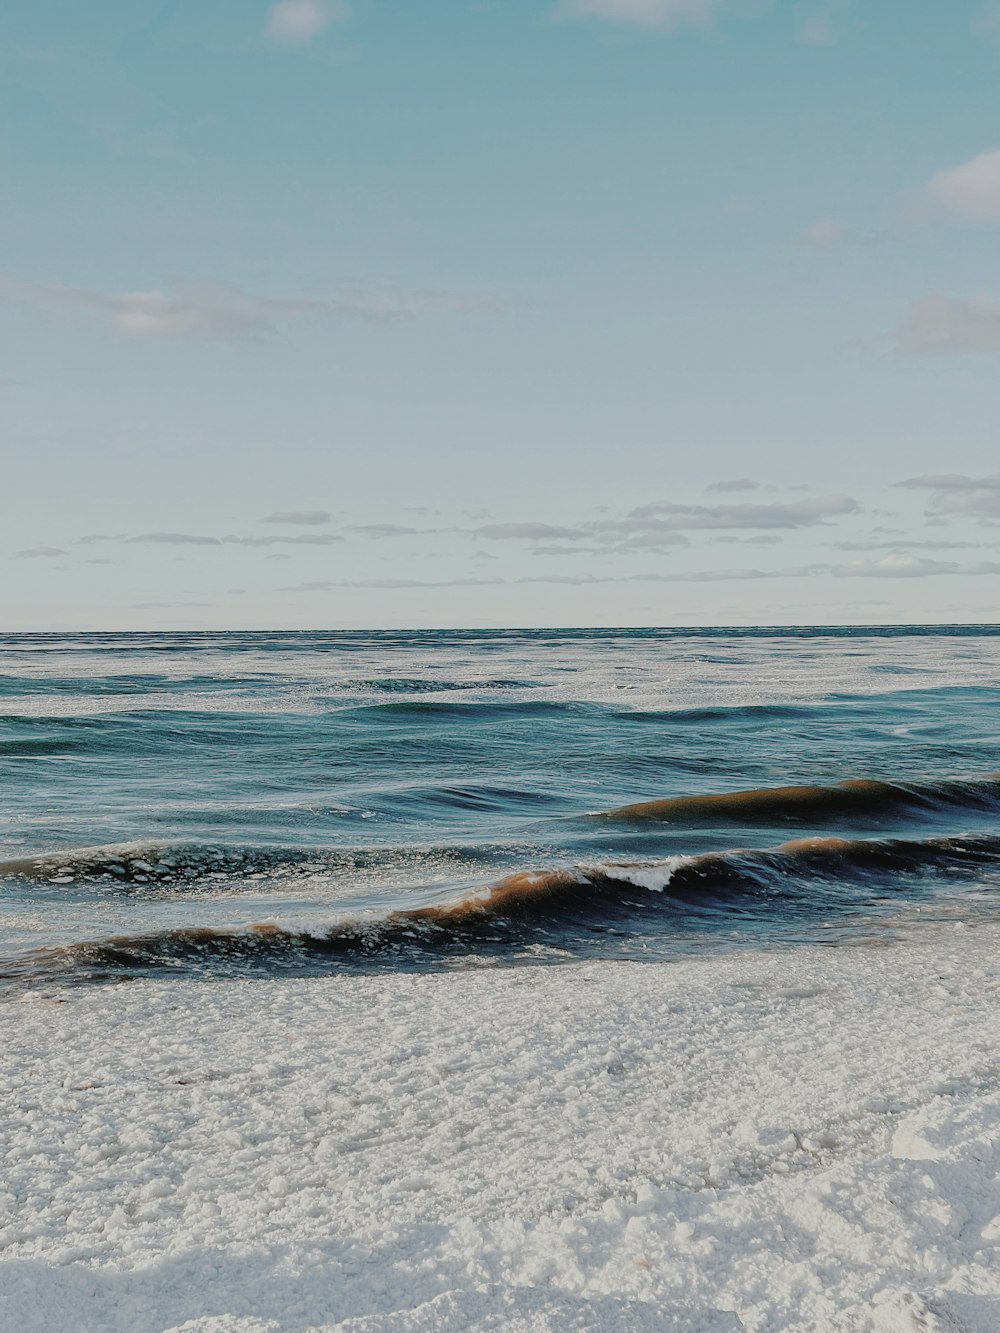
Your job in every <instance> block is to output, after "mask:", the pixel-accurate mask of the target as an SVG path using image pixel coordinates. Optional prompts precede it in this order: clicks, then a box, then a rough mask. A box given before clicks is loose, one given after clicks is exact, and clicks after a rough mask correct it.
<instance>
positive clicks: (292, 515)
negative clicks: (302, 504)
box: [260, 509, 333, 527]
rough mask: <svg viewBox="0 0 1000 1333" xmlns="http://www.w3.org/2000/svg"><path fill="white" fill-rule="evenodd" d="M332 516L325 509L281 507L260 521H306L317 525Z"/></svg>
mask: <svg viewBox="0 0 1000 1333" xmlns="http://www.w3.org/2000/svg"><path fill="white" fill-rule="evenodd" d="M332 517H333V515H332V514H330V512H329V511H328V510H326V509H281V510H278V511H277V512H276V513H274V514H268V515H267V517H266V518H262V519H261V520H260V521H261V522H262V523H307V524H313V525H315V526H317V527H319V526H320V525H321V524H323V523H329V522H330V519H331V518H332Z"/></svg>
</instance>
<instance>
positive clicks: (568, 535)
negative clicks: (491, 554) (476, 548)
mask: <svg viewBox="0 0 1000 1333" xmlns="http://www.w3.org/2000/svg"><path fill="white" fill-rule="evenodd" d="M473 532H474V533H475V534H476V536H477V537H486V538H487V539H488V540H489V541H494V542H502V541H553V540H555V539H556V538H559V539H561V540H563V541H580V540H581V539H582V538H585V537H587V536H588V533H586V532H584V531H583V530H582V529H580V528H560V527H556V526H555V525H554V524H552V523H488V524H487V525H486V526H485V527H483V528H474V529H473Z"/></svg>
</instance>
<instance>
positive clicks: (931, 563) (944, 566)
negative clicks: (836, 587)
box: [831, 552, 1000, 579]
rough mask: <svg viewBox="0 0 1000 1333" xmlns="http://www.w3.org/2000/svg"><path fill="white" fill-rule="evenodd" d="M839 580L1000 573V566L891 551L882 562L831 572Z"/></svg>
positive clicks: (854, 564) (853, 563)
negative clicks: (929, 558)
mask: <svg viewBox="0 0 1000 1333" xmlns="http://www.w3.org/2000/svg"><path fill="white" fill-rule="evenodd" d="M831 573H832V574H834V575H835V576H836V577H837V578H896V579H899V578H908V579H913V578H927V577H929V576H931V575H934V574H1000V563H998V562H997V561H992V560H977V561H972V562H969V563H964V564H963V563H959V562H958V561H955V560H928V559H926V558H925V557H923V556H918V555H904V554H902V553H897V552H892V553H890V554H889V555H885V556H883V557H882V558H881V559H880V560H854V561H851V563H850V564H847V565H841V566H839V567H838V568H835V569H833V570H831Z"/></svg>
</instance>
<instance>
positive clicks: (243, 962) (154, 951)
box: [0, 835, 1000, 979]
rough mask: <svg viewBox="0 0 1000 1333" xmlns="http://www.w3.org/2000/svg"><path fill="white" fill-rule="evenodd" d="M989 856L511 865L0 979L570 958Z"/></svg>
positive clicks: (811, 842)
mask: <svg viewBox="0 0 1000 1333" xmlns="http://www.w3.org/2000/svg"><path fill="white" fill-rule="evenodd" d="M8 864H10V863H8ZM998 864H1000V835H982V836H963V837H949V838H944V837H942V838H929V839H922V840H914V839H881V840H867V839H846V838H805V839H799V840H796V841H794V842H789V843H785V844H783V845H781V846H778V847H774V848H764V849H753V848H751V849H744V850H739V851H730V852H707V853H703V854H701V855H697V856H677V857H671V858H669V859H668V860H664V861H658V862H636V863H627V864H626V863H622V864H613V863H611V864H602V865H596V866H583V865H580V866H568V867H556V868H551V869H545V870H538V871H530V870H529V871H519V872H517V873H515V874H512V875H508V876H507V877H505V878H503V879H500V880H497V881H495V882H493V883H491V884H488V885H486V886H484V887H482V888H479V889H475V890H473V891H471V892H466V893H464V894H463V895H462V896H460V897H457V898H455V899H453V900H451V901H446V902H439V903H433V904H429V905H423V906H419V907H412V908H403V909H399V910H395V911H389V912H386V913H382V914H380V915H365V916H360V917H354V918H351V919H344V920H340V921H335V922H333V923H331V924H329V925H328V926H325V927H323V928H320V929H316V930H309V931H303V930H292V929H287V928H283V927H282V926H280V925H278V924H276V923H274V922H266V921H265V922H258V923H255V924H252V925H249V926H244V927H239V928H236V927H234V928H231V929H223V928H217V927H185V928H182V929H172V930H163V931H154V932H149V933H145V934H135V935H119V936H113V937H111V938H107V939H103V940H96V941H88V942H84V943H76V944H71V945H65V946H60V947H55V948H46V949H41V950H36V951H34V952H33V953H31V954H30V955H26V956H24V957H22V958H19V959H16V960H13V961H8V962H7V963H0V978H7V979H12V978H25V977H29V978H30V977H34V978H36V979H38V978H48V979H51V978H54V977H60V976H62V977H72V976H77V977H80V978H87V979H92V978H94V977H99V978H107V977H115V976H122V975H139V974H145V973H148V972H149V971H158V970H161V969H164V968H167V969H178V968H180V969H190V968H192V967H194V968H195V969H199V968H200V969H203V970H208V971H209V972H216V971H219V970H222V971H223V972H227V973H231V972H232V971H234V970H236V971H241V970H245V969H250V970H251V971H259V970H262V969H263V970H267V971H271V970H282V969H293V970H296V971H301V970H302V969H303V968H305V969H306V970H311V969H315V968H316V966H317V965H320V966H328V965H329V963H330V962H332V961H340V962H342V963H344V964H352V963H353V964H360V965H365V964H369V965H371V964H376V965H380V966H393V967H399V966H404V967H405V966H421V965H426V964H427V962H428V961H431V962H433V961H435V960H436V961H441V960H442V959H445V958H447V957H448V956H449V955H452V956H454V955H456V954H458V955H468V954H470V953H483V952H485V953H487V954H492V955H497V954H504V953H507V954H509V953H510V952H511V951H512V950H514V951H516V950H517V949H522V950H523V949H524V948H525V947H526V946H531V945H536V944H540V943H541V944H547V945H548V946H550V947H553V946H554V947H557V948H559V947H562V948H563V949H565V950H568V951H570V952H572V950H573V948H574V946H576V945H579V943H580V942H581V941H583V942H584V944H585V943H586V941H587V939H588V938H593V937H594V936H595V935H597V934H600V933H602V932H604V933H607V932H610V931H615V932H617V933H619V934H623V935H625V934H628V933H636V932H641V931H642V930H643V929H647V928H648V927H649V925H650V924H651V921H655V923H656V926H657V929H658V930H660V931H662V929H663V927H664V925H667V926H669V924H670V921H669V920H665V918H672V920H673V922H674V923H675V924H676V925H677V926H678V928H680V929H684V928H686V927H690V926H692V925H694V926H696V927H697V926H698V925H704V924H705V923H706V922H707V921H709V920H710V919H712V918H715V920H716V923H717V922H718V919H719V918H720V917H721V918H722V919H731V918H732V916H733V914H734V913H736V914H742V915H744V916H746V915H748V914H749V915H751V916H753V917H756V918H758V919H759V918H761V917H765V916H766V915H767V913H768V911H772V912H775V913H781V911H782V910H784V911H786V912H788V911H791V912H792V914H793V915H794V914H795V913H796V912H798V913H799V914H801V913H802V912H803V911H812V912H817V911H818V912H821V913H823V914H826V915H830V916H836V915H837V913H838V912H840V913H842V912H844V911H845V910H848V911H855V912H857V911H858V910H867V909H870V908H871V907H872V906H873V905H874V904H875V902H876V901H884V900H885V899H886V896H887V895H890V896H891V889H892V887H893V877H896V876H900V875H903V876H910V877H913V876H922V875H924V874H926V872H927V871H929V870H931V869H934V870H937V871H938V872H944V873H945V874H950V875H952V876H962V875H965V876H968V875H969V874H971V873H975V872H976V871H980V870H981V869H982V868H983V867H984V866H989V865H998ZM653 909H659V910H658V911H655V910H653Z"/></svg>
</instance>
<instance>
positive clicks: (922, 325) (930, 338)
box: [895, 293, 1000, 356]
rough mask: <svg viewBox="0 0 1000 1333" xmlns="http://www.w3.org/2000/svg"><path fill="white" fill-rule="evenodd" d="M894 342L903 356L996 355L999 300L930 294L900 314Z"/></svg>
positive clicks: (999, 331)
mask: <svg viewBox="0 0 1000 1333" xmlns="http://www.w3.org/2000/svg"><path fill="white" fill-rule="evenodd" d="M895 343H896V348H897V350H898V351H900V352H902V353H903V354H904V355H906V356H965V355H975V354H981V355H987V356H989V355H994V356H995V355H997V354H998V353H1000V301H992V300H989V299H987V298H985V297H971V298H965V297H960V296H942V295H941V294H939V293H932V294H931V295H930V296H925V297H924V298H923V299H922V300H920V301H916V302H914V304H913V305H912V306H910V308H909V310H908V311H907V312H906V313H905V314H904V316H903V318H902V319H901V320H900V322H899V324H898V325H897V327H896V332H895Z"/></svg>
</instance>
